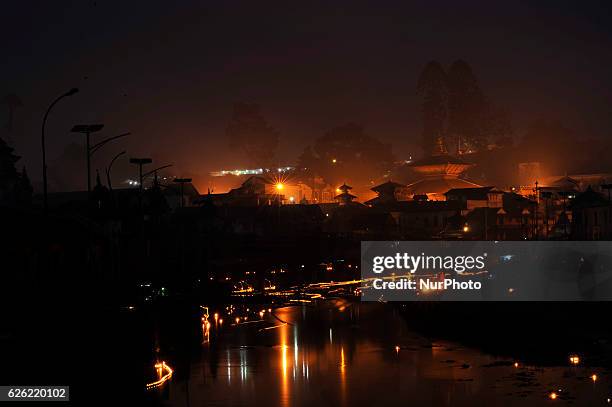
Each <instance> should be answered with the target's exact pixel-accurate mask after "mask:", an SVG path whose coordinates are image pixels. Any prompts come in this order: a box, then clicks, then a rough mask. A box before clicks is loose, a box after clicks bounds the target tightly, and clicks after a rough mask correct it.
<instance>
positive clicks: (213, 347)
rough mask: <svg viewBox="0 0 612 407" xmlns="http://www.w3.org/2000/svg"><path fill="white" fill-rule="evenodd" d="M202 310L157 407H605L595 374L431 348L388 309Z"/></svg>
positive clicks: (444, 345)
mask: <svg viewBox="0 0 612 407" xmlns="http://www.w3.org/2000/svg"><path fill="white" fill-rule="evenodd" d="M247 308H248V311H247ZM203 310H204V311H203V312H204V313H205V314H206V315H208V316H206V315H205V316H204V317H203V321H202V330H203V335H202V337H203V341H202V344H201V348H200V349H199V350H198V351H196V352H194V353H193V355H191V356H190V361H189V363H188V364H187V366H182V369H187V370H188V371H187V372H185V371H183V372H180V373H181V374H178V372H175V373H176V374H175V375H174V376H173V377H172V378H171V380H169V381H168V382H167V383H165V384H164V385H163V386H161V387H160V388H159V389H156V390H154V392H157V393H158V396H159V399H160V401H161V403H162V404H163V405H169V406H327V405H335V406H395V405H413V406H478V405H483V406H484V405H486V406H492V405H496V406H500V405H501V406H522V407H525V406H539V405H542V404H546V403H562V404H564V403H568V402H573V403H574V405H580V406H587V405H594V406H595V405H598V406H599V405H606V404H609V401H608V400H607V398H608V397H609V395H608V394H609V393H608V392H609V388H610V380H609V378H608V375H607V374H606V373H607V371H605V370H604V369H602V368H594V367H588V366H585V365H583V364H582V361H577V363H576V364H575V365H573V364H572V363H571V362H570V361H569V360H568V361H567V363H565V364H563V363H561V365H560V366H552V367H551V366H548V367H538V366H530V365H525V364H523V363H522V362H521V361H518V360H512V359H508V358H503V357H494V356H491V355H488V354H485V353H483V352H481V351H479V350H476V349H471V348H467V347H463V346H460V345H459V344H457V343H452V342H447V341H442V340H431V339H428V338H426V337H424V336H422V335H419V334H418V333H416V332H413V331H411V329H409V327H408V326H407V324H406V320H405V317H403V316H402V315H400V313H399V312H398V311H397V308H395V307H393V306H390V305H388V304H378V303H359V302H353V301H347V300H343V299H329V300H321V301H313V302H309V303H301V304H296V305H291V306H281V307H278V308H274V309H272V308H270V309H268V308H265V307H263V308H262V307H256V306H253V305H250V306H246V305H243V306H223V307H217V309H215V308H213V307H211V308H209V309H206V308H203ZM245 317H246V319H245ZM237 318H238V319H237ZM169 363H172V361H169ZM175 370H176V369H175Z"/></svg>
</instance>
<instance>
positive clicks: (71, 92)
mask: <svg viewBox="0 0 612 407" xmlns="http://www.w3.org/2000/svg"><path fill="white" fill-rule="evenodd" d="M78 91H79V89H78V88H72V89H70V90H69V91H68V92H66V93H64V94H63V95H60V96H58V97H57V99H55V100H54V101H53V102H52V103H51V104H50V105H49V107H48V108H47V111H46V112H45V116H44V117H43V122H42V129H41V145H42V167H43V200H44V209H45V214H47V212H48V210H49V203H48V200H47V152H46V149H45V124H47V117H48V116H49V112H51V109H53V106H55V105H56V104H57V102H59V101H60V100H62V99H63V98H65V97H67V96H72V95H74V94H75V93H77V92H78Z"/></svg>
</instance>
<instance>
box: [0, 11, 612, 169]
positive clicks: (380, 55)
mask: <svg viewBox="0 0 612 407" xmlns="http://www.w3.org/2000/svg"><path fill="white" fill-rule="evenodd" d="M175 3H176V4H175ZM608 4H610V2H609V1H608V2H606V1H601V2H593V1H575V2H564V1H538V2H526V1H520V2H519V1H506V2H501V1H478V2H476V1H456V0H449V1H419V2H411V1H398V2H390V1H372V2H357V1H351V2H340V1H324V2H314V1H305V2H293V1H286V2H278V3H277V2H275V3H269V2H265V1H245V2H233V1H214V2H213V1H200V2H188V1H176V2H171V1H146V2H135V1H134V2H133V1H118V2H110V1H103V0H98V1H85V0H81V1H72V2H71V1H59V0H57V1H44V2H30V1H25V0H24V1H16V2H4V3H3V4H2V12H1V13H0V16H1V17H0V38H1V40H0V41H1V43H2V47H1V52H2V54H3V58H2V64H0V74H1V76H0V95H2V94H8V93H9V92H14V93H16V94H17V95H19V96H20V98H21V99H22V100H23V103H24V107H23V108H22V109H21V110H20V111H19V112H18V113H17V118H16V120H17V121H18V125H19V129H20V131H21V134H20V135H19V139H18V140H16V146H17V149H18V150H19V151H18V152H19V153H20V154H21V155H23V156H24V161H25V164H26V165H27V166H28V169H30V173H31V176H32V178H38V177H39V175H38V174H39V173H40V164H39V161H40V152H39V133H40V123H41V119H42V115H43V113H44V110H45V109H46V107H47V105H48V103H49V102H50V101H51V100H52V99H53V98H54V97H56V96H57V95H58V94H61V93H62V92H64V91H65V90H66V89H68V88H70V87H73V86H77V87H79V88H80V89H81V92H80V93H79V94H78V95H75V96H74V97H72V98H70V99H69V100H65V101H63V102H62V103H61V105H58V106H57V107H56V109H55V110H54V112H53V114H52V116H51V118H50V121H49V124H48V134H49V155H50V156H51V158H53V157H56V156H58V155H59V153H60V152H61V150H62V149H63V148H64V146H65V145H66V144H67V143H68V142H70V141H75V140H78V136H76V135H71V134H70V133H69V132H68V131H67V130H68V129H69V128H70V127H71V126H72V124H75V123H81V122H84V123H87V122H103V123H105V124H106V126H107V127H106V129H105V133H104V135H106V136H111V135H115V134H119V133H121V132H123V131H131V132H132V133H133V134H134V135H133V136H132V137H131V139H130V140H126V141H124V142H123V144H122V146H119V145H117V146H108V153H111V152H115V151H120V150H121V149H127V150H128V152H129V155H138V154H146V155H150V156H152V157H153V158H154V159H155V160H156V162H158V163H159V164H160V165H161V164H165V163H166V162H172V163H174V164H175V168H176V171H177V172H183V173H188V172H189V173H199V172H201V173H204V172H206V171H209V170H211V169H215V168H219V167H226V168H227V167H236V166H239V165H240V164H241V163H242V162H241V159H240V157H237V156H235V155H232V154H230V153H229V152H228V147H227V141H226V140H225V139H224V127H225V125H226V123H227V120H228V117H229V115H230V110H231V104H232V102H234V101H249V102H256V103H259V104H260V105H261V106H262V108H263V111H264V114H265V115H266V117H267V118H268V120H269V121H270V122H271V124H272V125H273V126H275V127H276V128H277V129H278V130H279V131H280V133H281V135H282V144H281V157H282V161H284V162H287V163H291V162H293V161H294V158H295V156H296V155H297V154H298V153H299V151H300V150H301V149H302V148H303V147H304V146H305V145H306V144H308V143H309V141H310V140H312V139H313V138H315V137H317V136H319V135H321V134H323V133H324V132H325V131H326V130H327V129H329V128H331V127H333V126H335V125H339V124H344V123H346V122H348V121H356V122H359V123H362V124H363V125H365V126H366V129H367V131H368V132H369V133H370V134H372V135H374V136H377V137H379V138H380V139H382V140H384V141H387V142H390V143H392V144H393V146H394V152H395V154H396V155H397V156H398V157H399V158H403V157H406V156H408V155H409V154H420V151H419V150H418V147H416V145H418V138H419V133H420V121H419V113H418V109H419V108H418V103H419V102H418V99H417V97H416V95H415V85H416V80H417V77H418V74H419V72H420V70H421V69H422V68H423V66H424V65H425V64H426V63H427V62H428V61H429V60H432V59H437V60H439V61H440V62H442V63H443V64H444V65H449V64H450V63H452V61H453V60H455V59H458V58H462V59H465V60H466V61H468V62H469V63H470V64H471V65H472V67H473V69H474V71H475V73H476V75H477V76H478V78H479V79H480V82H481V86H482V87H483V89H484V91H485V92H486V94H487V96H488V97H489V98H490V99H491V100H492V101H493V102H494V103H495V104H497V105H500V106H502V107H504V108H506V109H507V110H508V111H509V112H510V113H511V115H512V118H513V121H514V124H515V127H516V128H517V130H518V133H519V134H520V133H521V130H522V129H524V128H525V126H526V125H527V124H528V123H529V121H530V120H532V119H533V118H534V117H538V116H544V117H547V118H551V119H555V118H559V119H561V120H562V121H563V122H564V123H565V124H566V125H568V126H570V127H572V128H574V129H575V130H576V131H577V133H578V134H580V135H581V136H582V135H584V136H597V137H608V136H610V133H611V131H612V115H611V114H610V113H611V98H612V92H611V89H612V74H611V72H612V70H611V62H612V52H611V50H612V47H611V46H612V28H611V27H612V18H611V15H610V9H609V6H608ZM2 115H3V116H2V117H3V118H4V117H5V115H6V113H5V111H2ZM105 148H106V147H105ZM99 165H103V164H99Z"/></svg>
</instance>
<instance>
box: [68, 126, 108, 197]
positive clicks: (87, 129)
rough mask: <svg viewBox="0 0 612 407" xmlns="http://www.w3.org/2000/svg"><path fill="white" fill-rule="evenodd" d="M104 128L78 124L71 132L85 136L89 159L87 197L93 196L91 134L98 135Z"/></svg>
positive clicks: (86, 152) (86, 154) (86, 153)
mask: <svg viewBox="0 0 612 407" xmlns="http://www.w3.org/2000/svg"><path fill="white" fill-rule="evenodd" d="M103 128H104V125H103V124H77V125H76V126H74V127H73V128H72V130H70V131H71V132H73V133H81V134H85V136H86V142H85V156H86V159H87V196H88V197H89V195H91V147H90V146H89V138H90V135H91V133H96V132H98V131H100V130H102V129H103Z"/></svg>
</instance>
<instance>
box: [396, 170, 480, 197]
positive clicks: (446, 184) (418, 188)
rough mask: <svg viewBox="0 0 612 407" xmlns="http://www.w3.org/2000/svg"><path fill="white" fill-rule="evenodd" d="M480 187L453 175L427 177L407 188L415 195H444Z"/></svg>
mask: <svg viewBox="0 0 612 407" xmlns="http://www.w3.org/2000/svg"><path fill="white" fill-rule="evenodd" d="M480 187H481V186H480V185H478V184H476V183H474V182H471V181H467V180H465V179H461V178H458V177H456V176H451V175H446V176H431V177H425V178H423V179H421V180H419V181H416V182H413V183H412V184H410V185H408V186H407V188H408V190H409V191H410V193H411V194H413V195H422V194H444V193H445V192H448V191H450V190H452V189H458V188H480Z"/></svg>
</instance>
